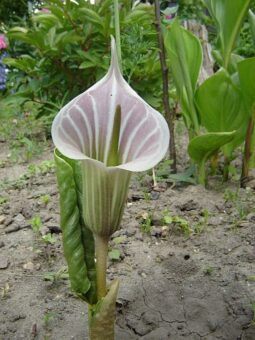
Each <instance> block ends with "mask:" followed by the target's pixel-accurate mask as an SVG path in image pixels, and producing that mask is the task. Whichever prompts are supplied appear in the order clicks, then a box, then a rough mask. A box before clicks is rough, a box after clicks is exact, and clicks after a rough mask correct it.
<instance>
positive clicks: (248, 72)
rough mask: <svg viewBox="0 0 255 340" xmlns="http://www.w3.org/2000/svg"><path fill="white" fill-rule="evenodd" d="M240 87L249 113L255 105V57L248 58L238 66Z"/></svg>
mask: <svg viewBox="0 0 255 340" xmlns="http://www.w3.org/2000/svg"><path fill="white" fill-rule="evenodd" d="M237 68H238V74H239V79H240V86H241V90H242V92H243V96H244V98H245V102H246V105H247V108H248V110H249V111H251V110H252V109H253V107H254V105H255V57H253V58H248V59H245V60H243V61H241V62H240V63H238V65H237Z"/></svg>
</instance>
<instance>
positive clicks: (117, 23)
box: [114, 0, 122, 71]
mask: <svg viewBox="0 0 255 340" xmlns="http://www.w3.org/2000/svg"><path fill="white" fill-rule="evenodd" d="M114 24H115V39H116V46H117V55H118V61H119V67H120V70H121V71H122V65H121V44H120V16H119V1H118V0H114Z"/></svg>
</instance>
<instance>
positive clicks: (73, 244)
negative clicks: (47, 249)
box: [55, 150, 96, 304]
mask: <svg viewBox="0 0 255 340" xmlns="http://www.w3.org/2000/svg"><path fill="white" fill-rule="evenodd" d="M55 162H56V174H57V180H58V187H59V193H60V224H61V229H62V237H63V246H64V254H65V258H66V261H67V264H68V272H69V278H70V282H71V286H72V289H73V290H74V291H75V292H76V293H77V295H78V296H79V297H80V298H82V299H83V300H85V301H87V302H89V303H90V304H92V303H95V302H96V299H95V296H96V291H95V292H91V291H90V289H93V290H94V289H95V284H93V285H92V283H91V281H90V279H89V273H90V274H91V272H92V271H94V272H95V263H94V260H93V263H92V261H91V258H93V259H94V253H93V254H92V253H91V252H93V250H94V249H93V248H94V247H93V240H92V245H91V244H90V245H89V247H90V248H87V247H86V245H87V244H85V243H84V241H85V240H84V238H85V234H86V233H89V231H88V230H85V226H84V225H83V223H82V214H81V212H80V206H79V200H80V198H79V197H80V196H81V194H80V193H79V190H80V187H81V184H80V178H79V177H77V176H76V175H75V171H74V168H73V167H75V164H74V162H75V161H71V160H68V159H67V158H66V157H63V156H62V155H61V154H60V153H59V152H58V151H57V150H56V151H55ZM75 179H76V181H75ZM86 229H87V228H86ZM90 243H91V239H90ZM86 260H87V261H86ZM91 266H92V267H91Z"/></svg>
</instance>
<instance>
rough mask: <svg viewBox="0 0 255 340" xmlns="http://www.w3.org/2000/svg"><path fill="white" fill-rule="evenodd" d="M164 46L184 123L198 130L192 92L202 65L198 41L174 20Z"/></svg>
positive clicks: (166, 34)
mask: <svg viewBox="0 0 255 340" xmlns="http://www.w3.org/2000/svg"><path fill="white" fill-rule="evenodd" d="M165 46H166V51H167V53H168V57H169V64H170V68H171V70H172V74H173V78H174V82H175V85H176V88H177V92H178V96H179V98H180V102H181V106H182V111H183V113H184V116H185V120H186V123H187V125H188V126H189V125H192V126H193V127H194V128H195V130H198V127H199V123H198V121H199V119H198V116H197V112H196V108H195V105H194V92H195V89H196V85H197V81H198V76H199V72H200V69H201V65H202V47H201V44H200V41H199V40H198V39H197V38H196V37H195V36H194V35H193V34H192V33H191V32H189V31H187V30H185V29H184V28H183V27H181V26H180V25H179V23H178V21H177V19H175V20H174V22H173V24H172V25H171V27H169V28H168V29H167V31H166V33H165Z"/></svg>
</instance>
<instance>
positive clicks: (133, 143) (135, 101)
mask: <svg viewBox="0 0 255 340" xmlns="http://www.w3.org/2000/svg"><path fill="white" fill-rule="evenodd" d="M111 50H112V58H111V65H110V68H109V70H108V72H107V74H106V75H105V77H103V78H102V79H101V80H100V81H99V82H97V83H96V84H95V85H94V86H92V87H91V88H89V89H88V90H87V91H85V92H84V93H82V94H81V95H79V96H77V97H76V98H74V99H73V100H72V101H71V102H70V103H68V104H67V105H66V106H65V107H63V108H62V110H61V111H60V112H59V113H58V114H57V116H56V117H55V119H54V122H53V126H52V138H53V142H54V144H55V145H56V147H57V148H58V150H59V151H60V152H61V153H62V154H63V155H65V156H66V157H69V158H71V159H78V160H86V159H94V160H96V161H99V162H101V163H102V164H104V165H106V163H107V158H108V154H109V150H110V143H111V137H112V129H113V125H114V116H115V111H116V107H117V106H118V105H120V107H121V125H120V136H119V153H120V155H121V164H118V165H117V166H116V167H117V168H119V169H124V170H128V171H144V170H147V169H150V168H152V167H153V166H155V165H156V164H157V163H158V162H159V161H160V160H161V159H162V158H163V157H164V156H165V154H166V152H167V149H168V145H169V130H168V126H167V123H166V121H165V119H164V118H163V116H162V115H161V114H160V113H159V112H157V111H156V110H154V109H153V108H152V107H150V106H149V105H148V104H147V103H146V102H145V101H144V100H143V99H142V98H141V97H139V96H138V95H137V93H136V92H135V91H134V90H133V89H132V88H131V87H130V86H129V85H128V83H127V82H126V81H125V80H124V78H123V76H122V74H121V72H120V69H119V65H118V58H117V53H116V45H115V41H114V38H112V42H111Z"/></svg>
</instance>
